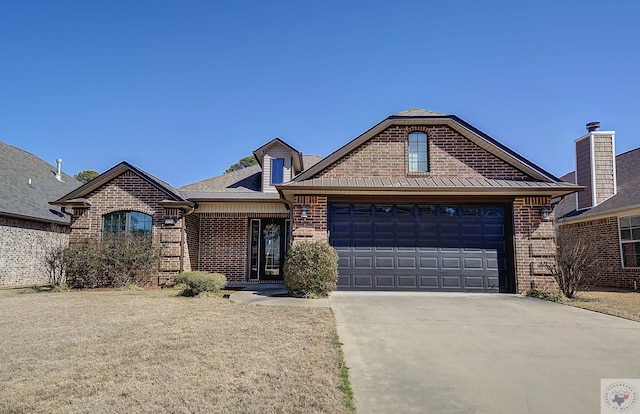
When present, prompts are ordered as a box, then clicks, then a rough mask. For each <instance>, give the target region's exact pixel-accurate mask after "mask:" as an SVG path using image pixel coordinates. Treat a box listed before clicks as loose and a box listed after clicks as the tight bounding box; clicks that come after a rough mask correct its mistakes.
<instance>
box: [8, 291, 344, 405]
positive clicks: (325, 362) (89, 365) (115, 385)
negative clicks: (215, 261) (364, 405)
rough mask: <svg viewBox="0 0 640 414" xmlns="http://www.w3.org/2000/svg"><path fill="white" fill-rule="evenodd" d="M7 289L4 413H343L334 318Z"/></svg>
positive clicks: (166, 297)
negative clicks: (22, 291)
mask: <svg viewBox="0 0 640 414" xmlns="http://www.w3.org/2000/svg"><path fill="white" fill-rule="evenodd" d="M176 293H177V292H176V291H167V290H164V291H163V290H155V291H149V290H145V291H82V292H75V291H74V292H69V293H64V292H60V293H54V292H40V293H20V292H19V291H15V290H0V349H2V354H3V358H2V359H1V360H0V412H3V413H26V412H29V413H51V412H56V413H113V412H121V413H125V412H126V413H131V412H171V413H212V412H215V413H300V412H304V413H314V412H327V413H340V412H349V410H348V409H346V408H345V406H344V404H343V400H344V394H343V392H342V391H341V390H340V387H341V384H342V380H341V373H340V358H339V350H338V349H336V346H335V321H334V318H333V315H332V314H331V311H330V310H329V309H325V308H289V307H271V306H248V305H241V304H234V303H230V302H229V301H228V300H226V299H222V298H184V297H176V296H175V295H176Z"/></svg>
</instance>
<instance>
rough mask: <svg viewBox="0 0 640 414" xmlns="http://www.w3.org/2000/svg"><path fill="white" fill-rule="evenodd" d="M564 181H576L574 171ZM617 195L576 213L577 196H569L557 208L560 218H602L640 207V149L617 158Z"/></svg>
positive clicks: (557, 214) (564, 177) (565, 176)
mask: <svg viewBox="0 0 640 414" xmlns="http://www.w3.org/2000/svg"><path fill="white" fill-rule="evenodd" d="M562 179H563V180H565V181H569V182H573V181H575V173H574V172H573V171H572V172H570V173H568V174H565V175H564V176H563V177H562ZM616 184H617V193H616V194H615V195H614V196H612V197H610V198H608V199H607V200H605V201H603V202H602V203H600V204H598V205H597V206H595V207H593V208H590V209H585V210H580V211H576V195H575V193H574V194H570V195H568V196H567V197H566V198H565V199H564V200H563V201H562V202H561V203H559V204H558V206H557V207H556V216H557V217H559V218H572V217H578V216H579V217H580V218H581V219H584V218H588V217H592V216H600V215H602V214H606V213H608V212H614V211H617V210H622V209H625V208H629V207H634V206H639V207H640V148H636V149H633V150H630V151H627V152H624V153H622V154H619V155H617V156H616Z"/></svg>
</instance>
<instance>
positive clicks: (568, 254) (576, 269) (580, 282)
mask: <svg viewBox="0 0 640 414" xmlns="http://www.w3.org/2000/svg"><path fill="white" fill-rule="evenodd" d="M547 268H548V269H549V272H550V273H551V275H552V276H553V278H554V279H555V281H556V283H558V287H559V289H560V292H561V293H562V294H563V295H564V296H566V297H567V298H569V299H573V298H574V297H575V296H576V294H578V292H580V291H586V290H590V289H591V288H592V287H594V286H596V285H597V282H598V274H599V268H598V259H597V257H596V256H595V254H594V253H593V252H592V251H591V249H590V246H589V244H587V243H585V242H584V241H582V240H577V241H575V242H571V243H569V242H560V243H559V244H558V246H557V247H556V260H555V262H549V263H547Z"/></svg>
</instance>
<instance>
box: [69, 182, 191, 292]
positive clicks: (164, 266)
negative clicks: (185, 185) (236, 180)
mask: <svg viewBox="0 0 640 414" xmlns="http://www.w3.org/2000/svg"><path fill="white" fill-rule="evenodd" d="M85 198H86V199H87V200H88V201H89V203H91V207H89V208H83V209H74V211H73V215H72V217H71V235H70V238H69V242H70V243H82V242H83V241H84V240H87V239H93V240H99V239H100V238H101V237H102V217H103V216H104V215H105V214H108V213H112V212H115V211H125V210H126V211H138V212H141V213H145V214H148V215H150V216H152V240H153V244H154V245H159V246H162V259H161V263H160V271H159V273H158V276H157V277H154V278H153V279H152V280H149V281H148V283H150V284H152V285H163V284H165V283H170V282H171V280H172V278H173V277H174V276H175V275H176V274H177V273H179V272H180V268H181V266H183V269H192V266H191V264H192V263H193V262H194V258H195V256H194V255H195V254H196V253H195V251H192V250H197V249H189V248H188V247H187V246H185V247H184V249H183V248H182V247H181V245H182V244H183V243H184V244H185V245H189V242H191V243H193V242H194V236H193V233H194V231H195V230H193V228H192V227H193V223H194V219H191V220H190V223H191V225H189V222H188V223H187V225H186V226H184V227H183V223H182V220H184V217H183V215H184V213H183V212H182V211H181V210H178V209H165V208H164V207H162V206H161V205H160V204H159V203H160V202H161V201H163V200H166V199H167V198H168V196H167V194H165V193H164V192H162V191H161V190H159V189H158V188H156V187H155V186H153V185H151V184H150V183H148V182H147V181H145V180H144V179H142V178H141V177H140V176H138V175H137V174H135V173H134V172H132V171H126V172H124V173H122V174H120V175H119V176H117V177H116V178H114V179H113V180H111V181H109V182H108V183H106V184H105V185H103V186H101V187H99V188H97V189H95V190H94V191H92V192H91V193H89V194H88V195H87V196H86V197H85ZM165 217H176V218H177V223H176V224H175V225H165V224H164V219H165ZM188 227H190V228H191V230H190V233H191V236H190V237H188V236H187V235H186V234H185V233H188V231H187V228H188ZM185 240H186V243H185Z"/></svg>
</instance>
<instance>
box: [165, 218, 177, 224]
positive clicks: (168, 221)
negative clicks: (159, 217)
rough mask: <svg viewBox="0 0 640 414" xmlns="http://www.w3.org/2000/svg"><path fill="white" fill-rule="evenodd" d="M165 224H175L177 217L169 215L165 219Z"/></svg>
mask: <svg viewBox="0 0 640 414" xmlns="http://www.w3.org/2000/svg"><path fill="white" fill-rule="evenodd" d="M164 224H166V225H167V226H173V225H175V224H176V218H175V217H167V218H165V219H164Z"/></svg>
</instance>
